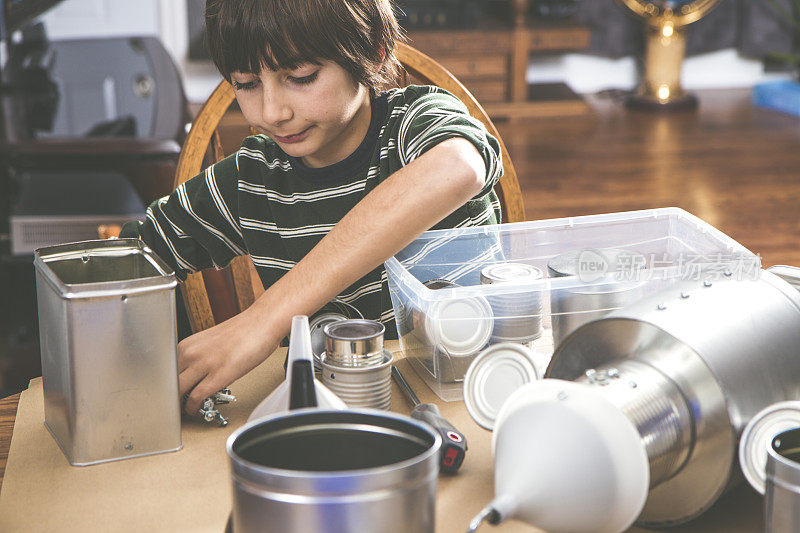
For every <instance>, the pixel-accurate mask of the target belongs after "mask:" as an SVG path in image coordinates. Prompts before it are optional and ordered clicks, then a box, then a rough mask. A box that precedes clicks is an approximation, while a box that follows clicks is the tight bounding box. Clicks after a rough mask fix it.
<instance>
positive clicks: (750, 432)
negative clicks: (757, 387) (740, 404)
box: [739, 401, 800, 494]
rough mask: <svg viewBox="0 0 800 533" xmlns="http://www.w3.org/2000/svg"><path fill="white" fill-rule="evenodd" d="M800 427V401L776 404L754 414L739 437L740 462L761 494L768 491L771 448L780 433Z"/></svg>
mask: <svg viewBox="0 0 800 533" xmlns="http://www.w3.org/2000/svg"><path fill="white" fill-rule="evenodd" d="M798 427H800V401H786V402H778V403H775V404H772V405H770V406H768V407H766V408H765V409H762V410H761V411H759V412H758V414H756V416H754V417H753V418H752V419H751V420H750V422H749V423H748V424H747V426H745V428H744V431H743V432H742V438H741V439H740V440H739V465H740V466H741V467H742V473H743V474H744V477H745V478H747V482H748V483H750V485H751V486H752V487H753V488H754V489H756V490H757V491H758V492H760V493H761V494H764V492H765V490H766V488H765V487H766V480H767V473H766V468H767V447H768V446H769V445H770V443H771V442H772V439H773V438H774V437H775V436H776V435H777V434H779V433H782V432H784V431H786V430H789V429H794V428H798Z"/></svg>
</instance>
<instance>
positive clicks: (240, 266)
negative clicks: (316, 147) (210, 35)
mask: <svg viewBox="0 0 800 533" xmlns="http://www.w3.org/2000/svg"><path fill="white" fill-rule="evenodd" d="M397 58H398V60H399V61H400V64H401V65H402V66H403V68H404V69H405V75H404V83H405V84H407V83H408V81H409V77H413V78H414V79H415V80H416V81H418V82H421V83H423V84H427V85H436V86H438V87H441V88H443V89H445V90H447V91H449V92H451V93H453V94H454V95H455V96H457V97H458V98H459V99H460V100H461V101H462V102H463V103H464V105H465V106H466V107H467V109H468V110H469V112H470V114H471V115H472V116H473V117H475V118H477V119H478V120H480V121H481V122H482V123H483V124H484V125H485V126H486V129H487V130H488V131H489V133H491V134H492V135H493V136H494V137H495V138H497V140H498V141H499V142H500V146H501V148H502V152H503V170H504V174H503V177H502V178H501V179H500V182H499V185H498V186H497V187H496V188H495V190H496V192H497V194H498V197H499V199H500V204H501V206H502V212H503V222H521V221H523V220H525V210H524V207H523V202H522V193H521V192H520V188H519V182H518V181H517V173H516V171H515V170H514V165H513V164H512V163H511V158H510V157H509V155H508V150H507V149H506V147H505V144H504V143H503V140H502V139H501V137H500V134H499V133H498V131H497V128H496V127H495V126H494V124H493V123H492V121H491V119H490V118H489V116H488V115H487V114H486V111H484V109H483V107H481V105H480V104H479V103H478V101H477V100H476V99H475V97H474V96H472V94H471V93H470V92H469V91H468V90H467V89H466V88H465V87H464V85H462V84H461V82H459V81H458V80H457V79H456V78H455V76H453V75H452V74H451V73H450V72H449V71H448V70H447V69H445V68H444V67H443V66H442V65H440V64H439V63H437V62H436V61H435V60H433V59H431V58H430V57H428V56H427V55H425V54H423V53H422V52H420V51H418V50H416V49H414V48H412V47H411V46H408V45H406V44H403V43H401V44H399V45H398V47H397ZM234 100H235V96H234V92H233V88H232V87H231V85H230V84H229V83H228V82H226V81H224V80H223V81H222V82H221V83H220V84H219V85H218V86H217V88H216V89H215V90H214V92H213V93H212V94H211V96H209V98H208V100H206V103H205V104H204V105H203V107H202V108H201V110H200V112H199V113H198V115H197V117H196V118H195V120H194V122H193V123H192V128H191V130H190V131H189V134H188V135H187V137H186V140H185V141H184V143H183V148H182V150H181V156H180V159H179V160H178V168H177V172H176V175H175V187H177V186H178V185H180V184H181V183H183V182H185V181H186V180H188V179H190V178H192V177H193V176H195V175H197V174H199V173H200V171H201V170H202V168H203V163H204V162H205V161H208V160H209V159H208V155H209V154H210V155H211V158H210V160H211V161H212V162H213V161H219V160H221V159H222V158H223V157H224V156H225V154H224V153H223V150H222V142H221V139H220V135H219V131H218V129H217V127H218V126H219V123H220V121H221V119H222V117H223V115H224V114H225V112H226V111H227V110H228V107H229V106H230V105H231V103H233V101H234ZM226 270H227V271H228V272H227V273H221V274H220V273H217V272H213V271H205V272H203V273H200V272H198V273H196V274H192V275H190V276H189V278H188V279H187V280H186V282H185V283H183V284H181V290H182V292H183V296H184V302H185V304H186V310H187V313H188V315H189V323H190V325H191V327H192V331H194V332H197V331H202V330H204V329H206V328H209V327H211V326H213V325H214V324H215V318H216V322H219V321H221V320H224V319H226V318H228V317H229V316H231V315H232V314H235V313H237V312H240V311H242V310H244V309H246V308H247V307H249V306H250V304H252V303H253V301H254V300H255V298H256V297H257V295H258V294H259V293H260V292H261V291H263V288H261V283H260V281H259V280H258V276H257V275H256V274H255V267H254V266H253V262H252V261H251V260H250V258H249V256H243V257H237V258H236V259H235V260H234V261H233V262H232V263H231V265H230V266H229V267H228V268H227V269H226ZM206 285H209V291H211V290H213V292H214V300H215V305H214V306H213V308H212V305H211V303H210V300H209V296H208V292H209V291H207V290H206ZM212 286H214V287H216V288H215V289H212ZM226 296H227V298H228V301H227V302H225V301H219V300H224V299H225V298H226Z"/></svg>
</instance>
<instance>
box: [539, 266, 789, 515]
mask: <svg viewBox="0 0 800 533" xmlns="http://www.w3.org/2000/svg"><path fill="white" fill-rule="evenodd" d="M798 346H800V293H798V291H796V290H795V289H794V288H793V287H792V286H790V285H789V284H788V283H786V282H785V281H783V280H782V279H780V278H779V277H777V276H775V275H773V274H771V273H769V272H766V271H762V272H761V273H760V277H759V279H758V280H735V279H715V280H706V281H682V282H678V283H676V284H675V285H674V286H672V287H670V288H668V289H666V290H663V291H661V292H659V293H657V294H654V295H651V296H648V297H645V298H643V299H641V300H639V301H637V302H635V303H633V304H630V305H628V306H626V307H624V308H622V309H620V310H617V311H614V312H613V313H611V314H610V315H608V316H606V317H604V318H601V319H599V320H595V321H593V322H590V323H588V324H585V325H583V326H581V327H580V328H579V329H578V330H576V331H575V332H574V333H573V334H572V335H570V336H569V337H568V338H567V339H565V341H564V342H563V343H562V345H561V346H559V347H558V348H557V349H556V352H555V354H554V355H553V358H552V360H551V363H550V366H549V368H548V370H547V375H546V377H552V378H560V379H569V380H575V379H579V378H581V376H584V378H585V377H586V376H587V374H586V373H587V371H594V372H595V373H599V372H601V371H603V372H605V374H606V376H608V372H612V373H613V374H614V375H615V376H616V377H615V378H611V380H610V381H609V382H610V383H618V386H617V387H611V386H605V387H602V388H601V390H603V391H609V393H608V395H609V399H611V400H612V401H614V402H616V404H617V405H619V406H620V407H621V408H622V409H623V411H625V410H626V409H627V410H628V411H630V412H634V411H635V412H641V413H642V416H644V418H642V421H643V423H642V424H641V425H638V422H636V420H638V419H637V418H636V417H634V423H636V424H637V427H638V428H639V429H640V431H642V432H643V434H642V436H643V443H645V444H647V443H650V444H648V446H647V452H648V455H650V454H651V453H652V455H651V456H650V459H651V470H653V469H654V468H655V466H656V465H655V461H656V460H657V459H658V458H659V457H662V458H663V460H662V461H661V463H660V466H658V467H657V468H655V469H654V471H657V472H658V475H657V476H654V477H655V479H654V480H653V481H654V482H655V483H656V484H655V485H651V489H650V492H649V496H648V498H647V502H646V503H645V507H644V510H643V511H642V514H641V516H640V517H639V519H638V523H640V524H643V525H648V526H650V525H655V526H664V525H672V524H678V523H681V522H685V521H687V520H690V519H692V518H694V517H696V516H697V515H699V514H701V513H702V512H703V511H705V510H706V509H708V507H710V506H711V505H712V504H713V503H714V502H715V501H716V500H717V499H718V498H719V496H720V495H721V494H722V493H723V492H724V491H725V489H726V488H727V487H728V486H729V485H731V484H733V483H735V482H736V481H737V480H738V479H740V476H738V475H737V472H736V470H734V468H738V463H737V461H735V458H736V457H735V452H736V443H737V440H738V437H739V435H741V433H742V431H743V430H744V428H745V426H746V424H747V423H748V422H749V421H750V420H751V419H752V418H753V417H754V416H756V415H757V413H758V412H759V411H761V410H762V409H764V408H765V407H767V406H769V405H771V404H774V403H776V402H781V401H785V400H788V399H796V398H800V358H799V357H797V347H798ZM628 361H635V362H636V363H637V364H638V365H639V366H636V367H632V366H631V365H630V364H629V363H627V362H628ZM641 365H646V366H641ZM641 370H647V381H648V382H649V383H650V384H651V385H649V386H647V387H640V386H638V385H639V382H640V381H641V380H642V379H643V378H642V377H641V376H640V377H636V373H637V372H639V371H641ZM642 376H644V374H642ZM596 377H597V376H596V374H595V378H596ZM642 382H643V381H642ZM631 383H635V384H636V385H637V386H636V387H634V386H632V385H631ZM643 383H644V382H643ZM597 384H598V385H602V384H600V383H597ZM615 391H616V392H615ZM641 391H644V392H641ZM648 391H654V392H657V394H656V396H657V397H659V398H661V399H662V400H664V401H663V402H661V403H659V404H658V406H656V404H654V403H653V402H649V403H646V406H649V407H648V409H646V410H642V409H639V408H635V405H637V404H638V403H639V400H640V399H641V398H639V396H640V395H642V394H646V393H647V392H648ZM612 392H615V394H611V393H612ZM667 400H669V401H667ZM626 406H633V407H626ZM656 407H657V408H656ZM637 416H638V415H637ZM648 417H649V418H648ZM687 436H688V437H689V441H688V442H687ZM655 444H657V446H652V445H655ZM659 450H660V451H659Z"/></svg>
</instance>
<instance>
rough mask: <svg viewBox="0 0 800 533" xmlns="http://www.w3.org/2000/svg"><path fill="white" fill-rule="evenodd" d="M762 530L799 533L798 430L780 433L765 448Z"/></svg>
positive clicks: (769, 532)
mask: <svg viewBox="0 0 800 533" xmlns="http://www.w3.org/2000/svg"><path fill="white" fill-rule="evenodd" d="M764 531H766V532H767V533H773V532H774V533H784V532H786V531H800V428H795V429H790V430H788V431H784V432H782V433H779V434H778V435H776V436H775V437H773V439H772V441H771V442H770V445H769V447H768V448H767V474H766V492H765V498H764Z"/></svg>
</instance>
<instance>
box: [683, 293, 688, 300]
mask: <svg viewBox="0 0 800 533" xmlns="http://www.w3.org/2000/svg"><path fill="white" fill-rule="evenodd" d="M688 297H689V293H688V292H682V293H681V298H683V299H684V300H685V299H686V298H688Z"/></svg>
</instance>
